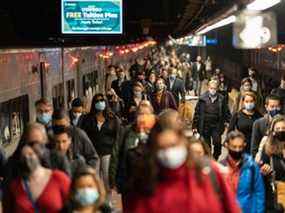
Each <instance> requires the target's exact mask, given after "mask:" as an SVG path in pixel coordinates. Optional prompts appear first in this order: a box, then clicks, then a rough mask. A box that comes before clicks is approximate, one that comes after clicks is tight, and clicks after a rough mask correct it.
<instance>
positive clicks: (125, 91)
mask: <svg viewBox="0 0 285 213" xmlns="http://www.w3.org/2000/svg"><path fill="white" fill-rule="evenodd" d="M137 82H139V83H141V85H142V86H143V87H145V85H146V81H145V74H144V70H143V68H141V69H139V70H137V71H136V72H135V75H134V77H133V78H131V80H129V81H124V82H123V84H122V91H121V93H122V99H123V100H124V103H125V104H126V103H128V102H130V101H131V99H132V96H133V87H134V84H136V83H137Z"/></svg>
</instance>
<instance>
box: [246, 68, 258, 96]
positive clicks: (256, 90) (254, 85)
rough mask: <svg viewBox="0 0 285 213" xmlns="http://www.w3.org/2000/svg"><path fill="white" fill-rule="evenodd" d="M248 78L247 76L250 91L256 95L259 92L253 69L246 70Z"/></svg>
mask: <svg viewBox="0 0 285 213" xmlns="http://www.w3.org/2000/svg"><path fill="white" fill-rule="evenodd" d="M248 76H249V78H250V80H251V83H252V91H254V92H256V93H257V92H258V90H259V83H258V81H257V79H256V77H257V76H256V70H255V69H253V68H249V69H248Z"/></svg>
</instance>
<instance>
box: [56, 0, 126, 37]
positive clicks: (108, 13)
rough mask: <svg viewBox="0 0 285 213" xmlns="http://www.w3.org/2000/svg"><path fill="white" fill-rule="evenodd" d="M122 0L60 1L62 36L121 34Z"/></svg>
mask: <svg viewBox="0 0 285 213" xmlns="http://www.w3.org/2000/svg"><path fill="white" fill-rule="evenodd" d="M122 1H123V0H62V5H61V31H62V33H63V34H122V32H123V17H122V13H123V7H122Z"/></svg>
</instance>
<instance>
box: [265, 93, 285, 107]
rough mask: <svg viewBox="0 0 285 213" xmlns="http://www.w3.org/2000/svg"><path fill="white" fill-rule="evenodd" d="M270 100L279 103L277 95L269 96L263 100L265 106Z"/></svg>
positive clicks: (279, 99)
mask: <svg viewBox="0 0 285 213" xmlns="http://www.w3.org/2000/svg"><path fill="white" fill-rule="evenodd" d="M270 100H273V101H279V102H280V103H281V98H280V97H279V96H277V95H273V94H270V95H268V96H266V98H265V104H266V105H267V104H268V103H269V101H270Z"/></svg>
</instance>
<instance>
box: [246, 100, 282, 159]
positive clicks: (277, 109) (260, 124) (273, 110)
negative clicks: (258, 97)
mask: <svg viewBox="0 0 285 213" xmlns="http://www.w3.org/2000/svg"><path fill="white" fill-rule="evenodd" d="M265 109H266V111H267V113H266V114H265V115H264V116H263V117H262V118H259V119H257V120H256V121H255V122H254V123H253V126H252V135H251V143H250V145H251V147H250V152H251V155H252V156H253V157H255V155H256V153H257V151H258V147H259V144H260V141H261V139H262V138H263V137H264V136H265V135H266V132H267V130H268V128H269V125H270V122H271V121H272V119H273V118H274V117H275V116H276V115H278V114H280V113H281V101H280V98H279V97H278V96H275V95H268V96H267V97H266V99H265Z"/></svg>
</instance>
